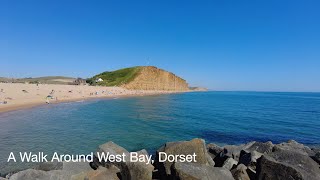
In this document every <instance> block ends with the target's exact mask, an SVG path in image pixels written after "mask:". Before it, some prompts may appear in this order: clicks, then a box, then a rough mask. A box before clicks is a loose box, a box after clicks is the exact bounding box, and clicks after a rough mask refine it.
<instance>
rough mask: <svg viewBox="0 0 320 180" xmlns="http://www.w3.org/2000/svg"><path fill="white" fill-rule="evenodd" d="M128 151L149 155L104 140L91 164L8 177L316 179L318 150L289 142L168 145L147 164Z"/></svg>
mask: <svg viewBox="0 0 320 180" xmlns="http://www.w3.org/2000/svg"><path fill="white" fill-rule="evenodd" d="M101 153H104V154H109V155H111V156H113V157H116V156H118V155H122V156H121V157H122V158H123V159H122V160H121V161H118V162H115V161H110V160H106V161H104V160H101V159H100V157H99V156H100V155H101ZM132 153H133V154H135V156H137V155H138V156H139V157H145V158H147V157H151V156H150V155H148V153H147V151H146V150H140V151H137V152H128V151H127V150H126V149H124V148H123V147H121V146H119V145H117V144H115V143H113V142H107V143H105V144H102V145H100V146H99V147H98V149H97V151H96V152H95V156H94V158H93V159H92V161H91V162H90V163H66V162H60V163H45V164H41V165H39V166H37V167H35V168H34V169H27V170H24V171H20V172H18V173H15V174H13V175H11V176H10V177H7V178H8V179H12V180H19V179H23V180H29V179H30V180H31V179H32V180H34V179H39V180H40V179H73V180H76V179H79V180H80V179H81V180H85V179H90V180H100V179H101V180H102V179H107V180H113V179H125V180H151V179H173V180H175V179H180V180H197V179H201V180H202V179H205V180H228V179H230V180H232V179H236V180H249V179H258V180H268V179H270V180H271V179H292V180H293V179H299V180H300V179H304V180H318V179H320V169H319V162H320V161H319V160H320V152H319V150H317V149H310V148H309V147H307V146H304V145H303V144H300V143H298V142H296V141H293V140H291V141H288V142H286V143H280V144H273V143H272V142H264V143H262V142H249V143H247V144H242V145H226V146H223V147H220V146H218V145H216V144H207V145H206V144H205V141H204V140H202V139H193V140H191V141H179V142H168V143H166V144H164V145H163V146H162V147H161V148H159V149H158V150H157V152H156V154H155V156H154V158H153V160H152V161H145V162H141V161H138V162H133V161H130V154H132ZM99 154H100V155H99ZM164 154H165V155H167V156H169V155H170V157H173V158H172V160H173V159H174V161H170V159H169V158H168V159H167V160H166V161H163V157H161V156H162V155H164ZM193 155H196V156H193ZM176 157H179V158H176ZM192 157H195V159H193V160H196V161H192V162H189V161H188V162H187V160H188V159H189V160H192ZM142 159H144V158H142ZM182 159H183V160H182ZM149 162H151V163H149ZM0 179H1V178H0ZM3 179H4V178H2V179H1V180H3Z"/></svg>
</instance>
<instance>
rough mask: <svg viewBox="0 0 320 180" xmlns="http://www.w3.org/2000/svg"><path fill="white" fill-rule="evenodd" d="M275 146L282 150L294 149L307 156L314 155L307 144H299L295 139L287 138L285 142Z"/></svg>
mask: <svg viewBox="0 0 320 180" xmlns="http://www.w3.org/2000/svg"><path fill="white" fill-rule="evenodd" d="M275 146H277V148H280V149H283V150H288V151H294V152H297V153H300V154H303V155H307V156H314V154H315V153H314V151H312V150H311V149H310V148H309V147H308V146H305V145H303V144H300V143H298V142H297V141H295V140H289V141H288V142H287V143H280V144H277V145H275Z"/></svg>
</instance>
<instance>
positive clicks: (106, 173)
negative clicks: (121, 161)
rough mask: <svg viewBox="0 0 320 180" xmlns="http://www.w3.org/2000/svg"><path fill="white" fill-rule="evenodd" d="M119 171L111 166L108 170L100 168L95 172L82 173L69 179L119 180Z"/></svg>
mask: <svg viewBox="0 0 320 180" xmlns="http://www.w3.org/2000/svg"><path fill="white" fill-rule="evenodd" d="M119 172H120V170H119V169H118V168H117V167H115V166H112V167H110V168H109V169H107V168H104V167H102V166H100V167H99V168H98V169H97V170H90V171H87V172H82V173H79V174H76V175H73V176H72V177H71V180H85V179H88V180H106V179H108V180H119V177H118V176H117V173H119Z"/></svg>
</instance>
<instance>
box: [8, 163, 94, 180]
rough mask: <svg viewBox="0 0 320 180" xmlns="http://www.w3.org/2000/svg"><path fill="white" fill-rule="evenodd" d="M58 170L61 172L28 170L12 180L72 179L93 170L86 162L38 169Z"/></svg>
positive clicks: (46, 165) (58, 164)
mask: <svg viewBox="0 0 320 180" xmlns="http://www.w3.org/2000/svg"><path fill="white" fill-rule="evenodd" d="M42 165H43V164H42ZM52 167H53V168H58V169H60V170H49V171H44V170H37V169H27V170H24V171H20V172H17V173H15V174H13V175H12V176H10V178H9V179H10V180H11V179H13V180H20V179H23V180H29V179H30V180H34V179H37V180H42V179H43V180H45V179H52V180H54V179H71V177H72V176H74V175H76V174H79V173H80V174H81V173H85V172H87V171H89V170H92V169H91V168H90V166H89V163H86V162H63V163H61V164H60V163H56V164H54V163H53V164H50V163H48V164H45V165H44V166H40V167H39V166H38V167H36V168H43V169H48V168H52Z"/></svg>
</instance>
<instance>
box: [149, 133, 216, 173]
mask: <svg viewBox="0 0 320 180" xmlns="http://www.w3.org/2000/svg"><path fill="white" fill-rule="evenodd" d="M160 152H165V153H166V154H167V155H192V154H194V153H195V154H196V155H197V156H196V161H197V162H196V163H197V164H203V165H211V166H213V165H214V162H213V160H212V158H211V157H210V156H209V155H208V153H207V149H206V146H205V142H204V140H203V139H192V140H191V141H181V142H170V143H166V144H165V145H164V146H163V147H161V148H160V149H159V150H158V151H157V156H156V160H158V159H159V153H160ZM172 164H173V163H172V162H168V161H165V162H158V161H156V162H155V166H156V168H157V169H158V170H159V172H160V176H161V177H162V178H166V177H167V176H170V175H171V165H172Z"/></svg>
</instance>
